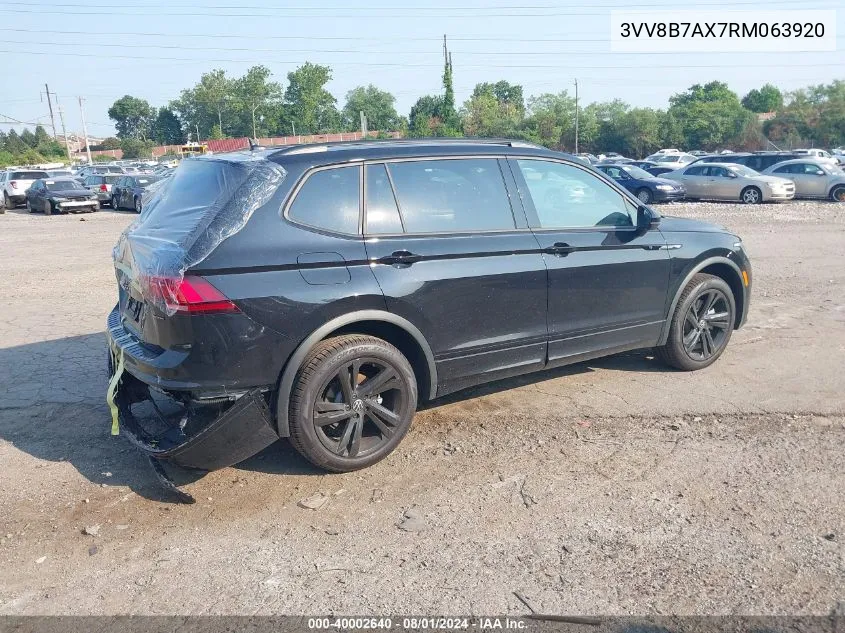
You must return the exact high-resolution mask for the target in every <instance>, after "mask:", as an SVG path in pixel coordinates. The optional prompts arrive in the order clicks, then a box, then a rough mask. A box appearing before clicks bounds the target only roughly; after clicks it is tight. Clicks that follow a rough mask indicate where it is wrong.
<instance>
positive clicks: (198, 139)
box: [188, 123, 200, 143]
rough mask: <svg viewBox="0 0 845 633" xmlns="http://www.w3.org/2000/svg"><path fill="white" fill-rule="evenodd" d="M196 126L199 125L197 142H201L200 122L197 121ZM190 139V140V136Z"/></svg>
mask: <svg viewBox="0 0 845 633" xmlns="http://www.w3.org/2000/svg"><path fill="white" fill-rule="evenodd" d="M196 126H197V143H199V142H200V124H199V123H197V124H196ZM189 136H190V135H189ZM188 140H190V138H189V139H188Z"/></svg>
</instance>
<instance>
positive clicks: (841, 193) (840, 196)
mask: <svg viewBox="0 0 845 633" xmlns="http://www.w3.org/2000/svg"><path fill="white" fill-rule="evenodd" d="M830 199H831V200H833V201H835V202H845V185H837V186H836V187H834V188H833V190H832V191H831V192H830Z"/></svg>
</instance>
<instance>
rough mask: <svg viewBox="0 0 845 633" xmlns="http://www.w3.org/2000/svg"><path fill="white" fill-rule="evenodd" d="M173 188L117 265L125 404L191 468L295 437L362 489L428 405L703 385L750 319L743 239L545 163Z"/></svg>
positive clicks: (451, 145) (202, 173) (366, 161)
mask: <svg viewBox="0 0 845 633" xmlns="http://www.w3.org/2000/svg"><path fill="white" fill-rule="evenodd" d="M570 183H579V185H578V187H577V188H578V189H580V191H582V192H583V193H584V195H583V196H581V197H578V196H572V195H570V193H571V190H572V185H571V184H570ZM166 187H167V193H166V195H162V196H157V197H156V198H155V199H154V200H152V201H151V202H150V205H149V206H148V207H147V209H145V211H144V214H143V215H142V216H141V217H140V218H139V219H138V221H137V222H135V223H133V224H132V226H131V227H130V228H129V229H128V230H127V231H125V232H124V234H123V235H122V236H121V239H120V241H119V242H118V244H117V246H116V247H115V249H114V257H115V269H116V275H117V279H118V303H117V305H116V306H115V308H114V309H113V311H112V312H111V314H110V315H109V317H108V324H107V333H108V345H109V349H110V356H111V359H112V360H111V362H110V367H111V371H112V374H113V379H112V381H111V384H112V386H113V390H112V392H111V393H112V396H111V400H112V402H113V403H114V406H115V407H116V409H115V414H116V419H115V420H117V419H119V420H120V429H121V432H122V433H128V434H130V435H131V436H132V437H133V438H134V441H135V443H136V445H138V446H140V447H142V449H143V450H145V451H146V452H147V454H148V455H150V456H151V457H153V458H155V459H158V460H169V461H171V462H173V463H176V464H180V465H183V466H193V467H198V468H204V469H213V468H219V467H223V466H226V465H229V464H232V463H236V462H238V461H241V460H243V459H245V458H247V457H249V456H250V455H252V454H254V453H255V452H257V451H259V450H261V449H263V448H264V447H266V446H268V445H269V444H271V443H272V442H274V441H275V440H277V439H278V438H279V437H280V436H281V437H289V438H290V441H291V443H292V445H293V446H294V447H295V448H296V449H297V450H298V451H299V452H300V453H302V454H303V455H304V456H305V457H306V458H307V459H308V460H310V461H311V462H312V463H314V464H316V465H318V466H319V467H320V468H323V469H327V470H331V471H337V472H344V471H351V470H355V469H359V468H363V467H366V466H369V465H371V464H373V463H375V462H377V461H379V460H380V459H382V458H384V457H386V456H387V455H388V454H389V453H390V452H391V451H393V450H394V449H395V448H396V446H397V445H398V444H399V442H400V441H401V439H402V438H403V437H404V436H405V434H406V433H407V431H408V429H409V427H410V424H411V420H412V418H413V416H414V412H415V410H416V407H417V405H418V403H420V402H423V401H426V400H429V399H431V398H436V397H440V396H443V395H446V394H448V393H451V392H455V391H458V390H461V389H463V388H465V387H468V386H471V385H475V384H480V383H484V382H487V381H491V380H496V379H500V378H503V377H505V376H513V375H517V374H525V373H528V372H531V371H538V370H544V369H548V368H551V367H556V366H560V365H565V364H568V363H573V362H578V361H581V360H584V359H587V358H594V357H596V356H600V355H603V354H612V353H617V352H620V351H622V350H629V349H637V348H654V349H656V352H655V353H656V355H657V356H658V357H659V358H660V359H662V360H664V361H665V362H667V363H668V364H669V365H671V366H673V367H677V368H680V369H683V370H694V369H700V368H703V367H707V366H709V365H711V364H712V363H713V362H714V361H715V360H716V359H717V358H718V357H719V356H720V355H721V354H722V352H723V351H724V349H725V347H726V346H727V344H728V341H729V340H730V337H731V333H732V331H733V330H734V329H736V328H738V327H740V326H741V325H742V324H743V323H744V322H745V318H746V315H747V313H748V305H749V297H750V292H751V286H752V274H751V267H750V264H749V261H748V258H747V256H746V254H745V251H744V249H743V246H742V242H741V240H740V238H738V237H737V236H736V235H733V234H732V233H730V232H728V231H726V230H725V229H722V228H719V227H716V226H713V225H710V224H706V223H703V222H697V221H694V220H688V219H679V218H668V217H667V218H661V216H660V215H659V214H658V213H657V212H656V211H654V210H653V209H650V208H648V207H646V206H644V205H642V204H640V202H639V201H638V200H637V199H636V198H635V197H633V196H632V195H631V194H630V193H629V192H628V191H626V190H625V189H623V188H621V187H619V186H618V185H617V184H616V183H614V182H613V181H611V180H610V179H608V178H606V177H604V176H602V175H601V174H598V173H597V172H596V171H595V170H594V169H591V168H588V167H585V166H583V165H582V164H581V163H580V162H578V161H576V160H574V159H573V158H572V157H571V156H568V155H565V154H561V153H558V152H553V151H550V150H547V149H544V148H541V147H536V146H531V145H529V144H526V143H523V142H517V141H514V142H512V143H511V142H503V141H495V142H494V141H488V142H481V141H474V140H469V139H461V140H451V141H449V140H419V141H395V140H391V141H383V142H378V141H375V142H373V141H370V142H358V143H340V144H332V143H329V144H325V145H322V146H320V147H315V146H306V147H297V146H292V147H287V148H273V149H268V150H264V151H256V152H249V153H246V152H243V153H231V154H217V155H215V156H211V157H209V156H206V157H202V158H195V159H191V160H187V161H184V162H183V163H182V165H181V166H180V167H179V169H178V170H177V171H176V173H174V174H173V176H172V177H171V179H170V180H169V182H168V183H167V184H166ZM362 189H363V192H364V194H362ZM676 244H677V245H680V244H683V248H682V249H677V248H676V247H675V246H674V245H676ZM670 379H671V378H670ZM151 388H152V390H151ZM640 388H643V387H640ZM645 388H646V389H648V388H650V387H648V386H646V387H645ZM152 394H155V395H154V397H155V398H156V400H157V405H156V407H155V410H156V412H155V413H153V412H152V411H151V414H153V415H155V416H158V417H156V425H157V426H156V427H155V428H153V427H150V426H148V425H147V424H146V417H145V415H146V414H145V409H150V407H149V403H148V402H147V401H148V400H149V399H150V398H152V397H153V395H152ZM168 401H169V405H172V408H168ZM159 411H160V412H162V413H158V412H159Z"/></svg>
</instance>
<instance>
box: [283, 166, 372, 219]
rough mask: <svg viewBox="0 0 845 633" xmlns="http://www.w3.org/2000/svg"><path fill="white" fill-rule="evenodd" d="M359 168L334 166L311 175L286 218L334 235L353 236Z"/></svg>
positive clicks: (357, 210) (357, 208)
mask: <svg viewBox="0 0 845 633" xmlns="http://www.w3.org/2000/svg"><path fill="white" fill-rule="evenodd" d="M360 169H361V168H360V167H358V166H351V167H334V168H332V169H323V170H321V171H316V172H314V173H312V174H311V175H310V176H309V177H308V179H307V180H306V181H305V184H303V185H302V187H301V188H300V190H299V192H298V193H297V194H296V198H295V199H294V201H293V204H291V205H290V208H289V209H288V217H289V218H290V219H291V220H294V221H296V222H301V223H302V224H307V225H308V226H313V227H316V228H321V229H326V230H328V231H336V232H338V233H357V232H358V217H359V215H360V208H359V207H360V203H359V198H358V187H359V181H360V175H359V174H360Z"/></svg>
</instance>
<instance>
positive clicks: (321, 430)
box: [289, 334, 417, 472]
mask: <svg viewBox="0 0 845 633" xmlns="http://www.w3.org/2000/svg"><path fill="white" fill-rule="evenodd" d="M353 372H354V375H353ZM382 372H386V373H382ZM343 376H346V378H347V380H346V388H344V387H343V385H342V384H341V382H340V381H341V379H342V377H343ZM376 377H381V380H380V381H377V382H376V383H374V384H373V387H374V390H373V391H372V392H370V393H365V392H364V391H359V390H360V389H364V390H367V384H368V383H367V380H368V379H370V378H376ZM385 377H387V381H386V382H384V378H385ZM416 407H417V382H416V378H415V376H414V370H413V369H412V368H411V365H410V363H409V362H408V360H407V359H406V358H405V357H404V356H403V355H402V353H401V352H400V351H399V350H398V349H396V348H395V347H394V346H393V345H391V344H390V343H388V342H387V341H384V340H382V339H379V338H376V337H373V336H365V335H362V334H348V335H344V336H337V337H334V338H330V339H326V340H325V341H321V342H320V343H318V344H317V345H316V346H315V347H314V349H313V350H311V352H310V353H309V354H308V356H307V357H306V358H305V360H304V361H303V364H302V367H301V368H300V370H299V373H298V375H297V377H296V381H295V383H294V386H293V389H292V391H291V399H290V411H289V416H290V442H291V444H292V445H293V447H294V448H295V449H296V450H297V451H299V453H301V454H302V456H303V457H305V459H307V460H308V461H309V462H311V463H312V464H314V465H315V466H317V467H319V468H323V469H325V470H328V471H331V472H349V471H353V470H358V469H360V468H366V467H367V466H370V465H372V464H375V463H376V462H378V461H380V460H381V459H384V458H385V457H386V456H387V455H389V454H390V453H391V452H392V451H393V450H394V449H395V448H396V446H397V445H398V444H399V442H400V441H402V438H403V437H404V436H405V434H406V433H407V432H408V429H409V428H410V427H411V420H412V419H413V417H414V412H415V411H416ZM317 418H323V421H322V424H321V423H320V421H319V419H317ZM329 419H331V420H336V421H334V422H327V421H326V420H329Z"/></svg>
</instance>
